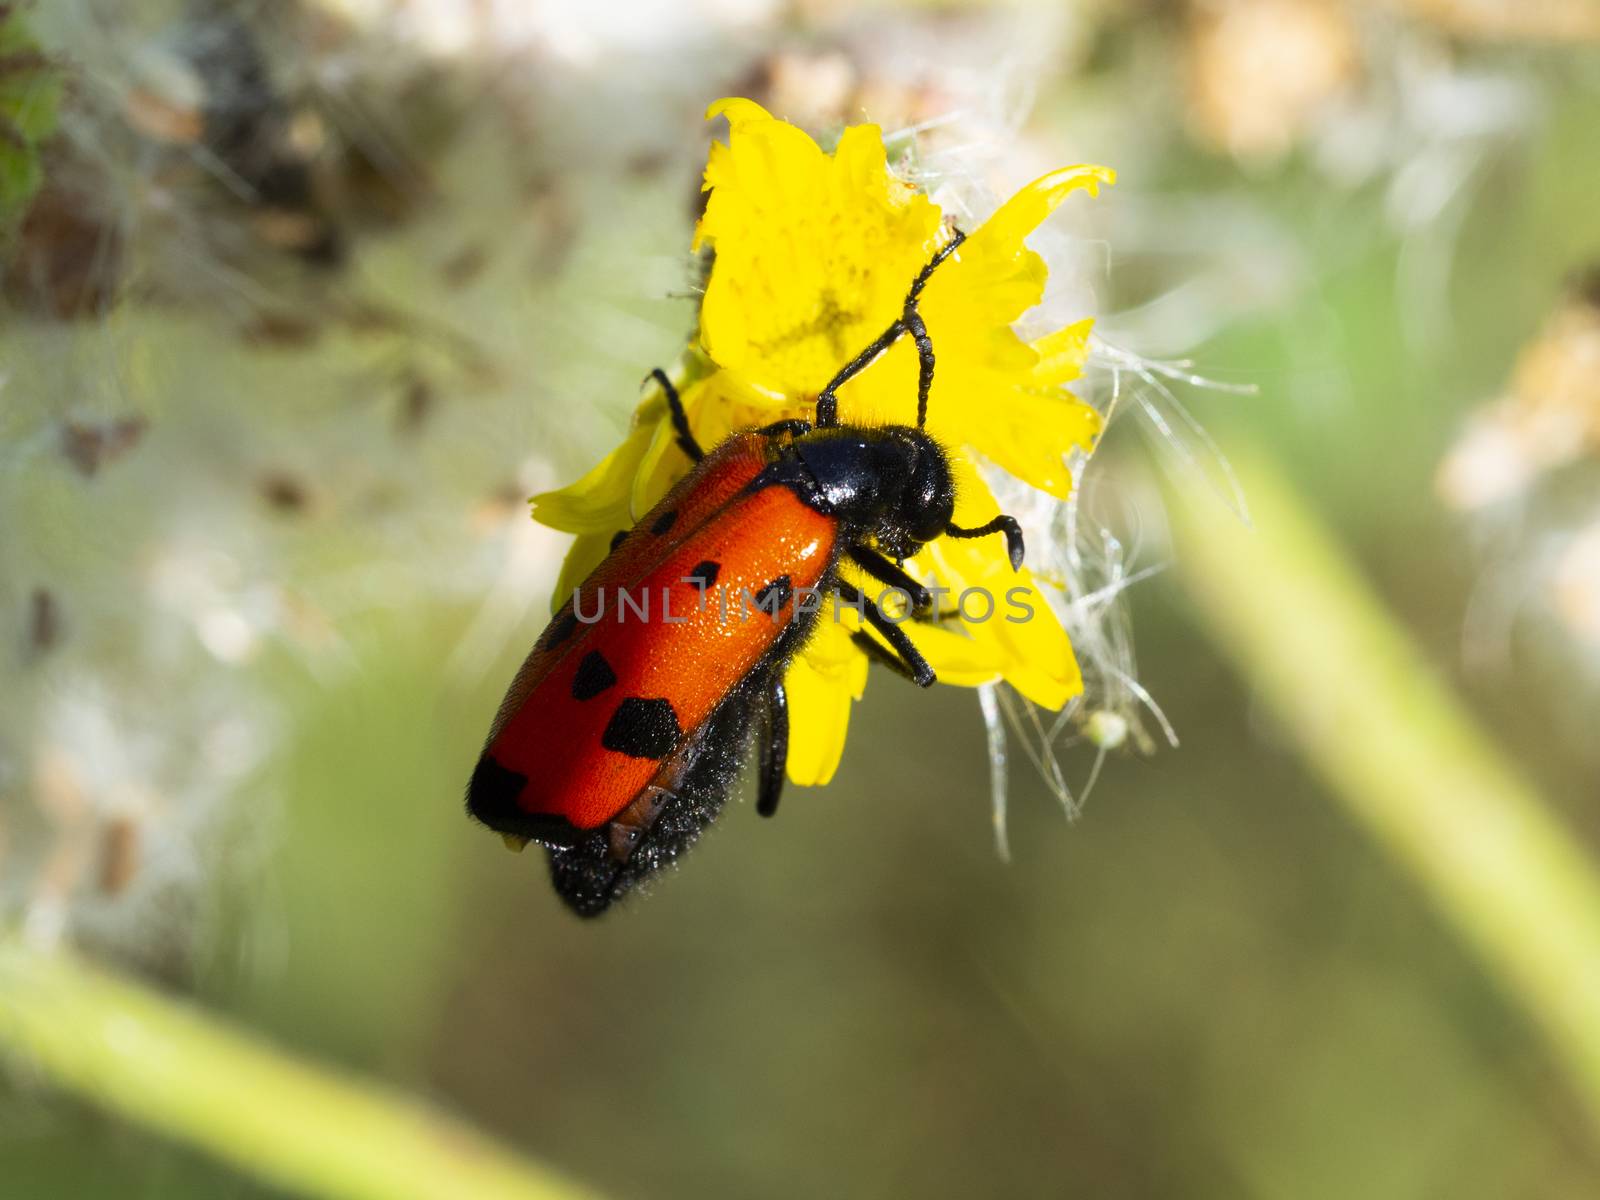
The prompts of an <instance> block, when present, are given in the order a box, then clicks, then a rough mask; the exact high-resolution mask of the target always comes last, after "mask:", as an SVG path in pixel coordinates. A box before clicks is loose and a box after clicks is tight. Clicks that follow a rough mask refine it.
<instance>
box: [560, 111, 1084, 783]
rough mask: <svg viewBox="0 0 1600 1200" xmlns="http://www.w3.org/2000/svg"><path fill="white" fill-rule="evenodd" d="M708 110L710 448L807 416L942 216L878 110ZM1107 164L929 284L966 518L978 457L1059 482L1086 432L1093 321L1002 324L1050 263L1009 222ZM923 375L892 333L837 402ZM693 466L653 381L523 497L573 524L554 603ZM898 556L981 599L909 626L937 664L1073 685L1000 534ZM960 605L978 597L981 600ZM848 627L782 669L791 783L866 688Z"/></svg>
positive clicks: (941, 401) (1062, 648) (898, 415)
mask: <svg viewBox="0 0 1600 1200" xmlns="http://www.w3.org/2000/svg"><path fill="white" fill-rule="evenodd" d="M719 115H720V116H724V117H726V118H727V119H728V124H729V127H730V135H729V140H728V143H727V144H726V145H722V144H720V143H719V144H713V146H712V148H711V154H710V157H709V159H708V160H707V163H706V173H705V187H706V189H707V190H708V191H709V192H710V193H711V194H710V198H709V200H708V202H707V204H706V211H705V216H704V217H703V218H701V221H700V225H699V228H698V229H697V230H696V231H695V239H694V245H695V247H696V248H697V249H698V248H700V247H702V246H710V247H711V249H712V250H713V251H714V252H715V260H714V264H713V266H712V269H711V275H710V278H709V279H708V280H707V283H706V291H705V296H704V298H703V300H702V302H701V307H700V320H699V328H698V329H697V330H696V332H695V334H694V336H693V338H692V340H691V343H690V346H689V347H688V349H687V350H686V351H685V354H684V356H683V358H682V359H681V360H680V362H679V364H678V370H677V375H678V377H677V379H676V380H675V382H676V384H677V386H678V389H679V391H680V393H681V394H682V397H683V402H684V408H685V410H686V411H687V413H688V415H689V421H690V425H691V427H692V428H693V430H694V433H695V436H696V438H697V439H698V440H699V441H700V443H701V445H704V446H711V445H715V444H716V443H717V442H718V441H720V440H721V439H722V438H724V437H726V436H727V435H728V434H729V433H732V432H733V431H734V430H737V429H746V428H750V427H751V426H755V425H763V424H767V423H769V422H772V421H775V420H779V419H781V418H784V417H791V416H810V415H812V405H813V402H814V400H815V397H816V394H817V393H818V392H819V391H821V390H822V388H823V387H824V386H825V385H826V384H827V383H828V381H829V380H830V379H831V378H832V377H833V375H834V374H835V372H836V371H838V369H839V368H840V367H841V366H842V365H843V364H844V363H845V362H847V361H848V360H849V359H850V358H851V357H853V356H854V355H855V354H856V353H857V352H858V351H859V350H860V349H861V348H862V347H863V346H866V345H867V344H869V343H870V342H871V341H872V340H873V339H874V338H876V337H877V336H878V334H880V333H882V332H883V330H884V329H885V328H886V327H887V326H888V325H889V324H890V323H891V322H892V321H894V320H895V318H896V317H898V316H899V314H900V309H901V305H902V303H903V302H904V299H905V294H906V289H907V288H908V287H909V286H910V283H911V280H912V279H914V278H915V277H916V275H917V272H918V271H919V270H921V268H922V267H923V265H924V264H925V263H926V262H927V261H928V260H929V259H930V258H931V257H932V256H933V255H934V253H935V252H936V251H937V250H938V249H939V248H940V247H941V246H943V245H944V244H945V243H946V242H948V241H949V239H950V237H951V236H952V235H951V230H950V229H949V227H948V226H947V225H946V223H945V219H944V214H943V213H942V212H941V211H940V210H939V208H938V207H937V206H936V205H934V204H933V202H932V201H931V200H929V199H928V197H927V196H925V195H923V194H922V193H920V192H918V191H917V190H916V189H915V188H913V187H912V186H911V185H909V184H907V183H904V182H902V181H901V180H899V179H896V178H895V177H894V175H892V174H891V173H890V171H889V168H888V164H887V161H886V156H885V151H884V145H883V137H882V134H881V133H880V131H879V130H878V128H877V126H875V125H857V126H852V127H850V128H848V129H846V130H845V131H844V133H843V135H842V136H841V137H840V139H839V142H838V145H837V146H836V148H835V149H834V151H833V153H831V154H829V153H826V152H824V151H823V150H822V149H821V148H820V147H819V146H818V145H817V143H816V142H814V141H813V140H812V139H811V138H810V137H809V136H808V135H807V134H805V133H804V132H803V131H801V130H799V129H797V128H795V127H794V126H792V125H789V124H788V123H786V122H784V121H779V120H776V119H774V118H773V117H771V116H769V115H768V114H767V113H766V112H765V111H763V110H762V109H761V108H760V106H758V105H756V104H754V103H752V102H751V101H749V100H740V99H731V100H721V101H718V102H717V103H716V104H714V105H712V106H711V109H710V111H709V112H708V113H707V117H708V119H709V118H712V117H716V116H719ZM1113 178H1114V176H1113V175H1112V173H1111V172H1110V171H1109V170H1107V169H1106V168H1104V167H1096V166H1076V167H1065V168H1062V169H1061V170H1058V171H1052V172H1051V173H1049V174H1048V175H1045V176H1043V177H1042V178H1040V179H1037V180H1035V181H1034V182H1033V183H1031V184H1029V185H1028V186H1027V187H1025V188H1023V189H1022V190H1021V191H1019V192H1018V193H1017V194H1016V195H1015V196H1013V197H1012V198H1011V199H1010V200H1009V201H1007V202H1006V203H1005V204H1004V205H1002V206H1001V208H1000V209H999V211H997V212H996V213H995V214H994V215H993V216H992V217H990V218H989V220H988V221H986V222H984V223H983V224H982V225H981V226H980V227H979V228H978V229H977V230H975V231H973V232H972V233H971V234H970V236H968V238H967V240H966V242H965V243H964V244H963V245H962V246H960V247H959V249H958V250H957V251H956V252H955V254H954V255H953V256H952V257H951V258H950V260H949V261H947V262H946V263H945V264H944V265H943V266H941V267H940V268H939V270H938V271H937V272H935V274H934V275H933V278H932V279H931V280H930V281H929V283H928V286H927V288H926V290H925V291H924V293H923V297H922V300H921V302H920V311H921V313H922V316H923V318H924V320H925V322H926V323H927V327H928V333H929V335H930V337H931V338H932V340H933V346H934V354H935V358H936V360H937V365H936V368H935V372H934V381H933V390H932V392H931V394H930V397H929V404H928V430H929V432H930V433H932V434H933V435H934V437H936V438H937V439H938V440H939V441H940V443H941V444H942V445H944V446H945V447H946V448H947V449H948V450H949V451H950V453H951V458H952V466H953V469H954V473H955V477H956V478H955V482H956V511H955V522H956V524H958V525H961V526H964V527H972V526H976V525H982V524H984V523H986V522H987V521H988V520H989V519H990V518H991V517H993V516H995V515H996V514H998V513H999V511H1000V509H999V505H998V504H997V503H996V501H995V498H994V496H993V494H992V493H991V492H990V490H989V487H988V485H987V484H985V483H984V481H983V479H982V477H981V476H980V475H979V473H978V471H977V469H976V466H975V463H977V462H982V461H988V462H990V463H993V464H994V465H996V466H998V467H1000V468H1002V469H1004V470H1005V471H1008V472H1010V473H1011V474H1012V475H1015V476H1017V477H1018V478H1019V479H1021V480H1023V481H1025V482H1026V483H1028V484H1031V485H1032V486H1033V487H1036V488H1039V489H1041V490H1043V491H1045V492H1048V493H1050V494H1051V495H1053V496H1056V497H1065V496H1066V495H1067V493H1068V492H1069V490H1070V489H1071V486H1072V478H1071V475H1070V473H1069V470H1068V467H1067V462H1066V458H1065V456H1066V453H1067V451H1069V450H1071V449H1073V448H1075V447H1076V448H1079V449H1083V450H1088V449H1089V448H1090V447H1091V446H1092V445H1093V442H1094V438H1095V436H1096V435H1097V434H1098V432H1099V429H1100V421H1099V417H1098V415H1097V414H1096V413H1095V411H1094V410H1093V409H1092V408H1090V407H1089V406H1088V405H1087V404H1085V403H1083V402H1082V401H1080V400H1079V399H1077V397H1075V396H1074V395H1073V394H1072V393H1071V392H1070V391H1068V390H1067V388H1066V386H1065V385H1066V384H1067V382H1068V381H1070V380H1072V379H1074V378H1076V377H1077V375H1078V373H1079V371H1080V370H1081V368H1082V365H1083V360H1084V356H1085V353H1086V348H1087V340H1088V335H1089V326H1090V322H1089V321H1087V320H1084V321H1080V322H1078V323H1076V324H1074V325H1069V326H1067V327H1065V328H1063V329H1060V330H1058V331H1056V332H1055V333H1052V334H1050V335H1049V336H1047V337H1044V338H1041V339H1039V340H1038V341H1036V342H1033V343H1032V344H1029V343H1026V342H1024V341H1023V340H1022V339H1021V338H1019V337H1018V336H1017V334H1016V333H1015V332H1014V331H1013V330H1012V328H1011V326H1012V323H1013V322H1014V321H1015V320H1016V319H1017V318H1018V317H1020V316H1021V315H1022V314H1023V313H1024V312H1025V311H1026V310H1027V309H1029V308H1031V307H1032V306H1033V305H1035V304H1037V303H1038V301H1039V299H1040V297H1041V296H1042V295H1043V293H1044V283H1045V275H1046V268H1045V264H1044V261H1043V260H1042V259H1041V258H1040V257H1039V256H1038V255H1037V254H1035V253H1033V252H1032V251H1031V250H1029V249H1027V248H1026V247H1025V246H1024V245H1023V239H1024V238H1026V237H1027V236H1028V234H1030V233H1031V232H1032V231H1033V230H1034V229H1035V228H1036V227H1037V226H1038V225H1039V224H1040V222H1042V221H1043V220H1044V219H1045V218H1046V217H1047V216H1049V215H1050V213H1051V212H1052V211H1054V210H1055V208H1056V206H1057V205H1059V204H1060V203H1061V201H1062V200H1064V199H1065V198H1066V197H1067V195H1069V194H1070V193H1071V192H1073V191H1075V190H1077V189H1079V188H1085V189H1087V190H1088V191H1090V192H1091V193H1093V192H1094V191H1095V190H1096V189H1097V188H1098V185H1099V184H1101V183H1110V182H1112V181H1113ZM916 394H917V359H916V353H915V349H914V347H913V346H911V344H910V341H909V339H905V338H902V339H901V341H900V343H898V344H897V345H895V346H894V347H893V348H891V349H890V350H889V351H887V352H886V353H885V354H883V355H882V356H881V357H880V358H879V359H878V360H877V361H876V362H875V363H873V364H872V365H871V366H870V367H869V368H868V369H867V370H865V371H863V372H862V373H861V374H859V375H857V376H856V377H855V378H854V379H852V380H851V381H850V382H849V383H848V384H846V385H845V386H844V387H843V388H841V389H840V392H839V411H840V417H841V419H842V420H843V421H845V422H847V423H855V424H867V425H871V424H883V423H889V422H898V423H902V424H909V423H911V422H912V421H914V420H915V418H916ZM688 469H689V463H688V461H687V460H686V459H685V457H684V455H683V454H682V452H681V451H680V450H678V449H677V448H676V446H675V444H674V440H673V431H672V427H671V423H670V420H669V416H668V413H667V406H666V401H665V397H664V396H663V395H662V393H661V391H660V390H659V389H658V388H652V389H651V390H650V392H649V393H648V394H647V395H646V397H645V399H644V400H643V402H642V403H641V404H640V405H639V408H638V410H637V411H636V412H635V414H634V420H633V427H632V430H631V431H630V432H629V434H628V437H627V439H626V440H625V441H624V442H623V444H622V445H621V446H620V447H619V448H618V449H617V450H616V451H615V452H613V453H612V454H611V455H610V456H609V457H608V458H607V459H606V460H605V461H604V462H602V463H601V464H600V465H599V466H597V467H596V468H595V469H594V470H593V471H591V472H590V473H589V474H588V475H586V476H584V478H582V479H580V480H579V481H578V482H577V483H575V484H573V485H572V486H571V487H568V488H564V489H562V490H561V491H558V492H550V493H546V494H545V495H541V496H536V497H535V498H534V513H533V515H534V517H535V518H536V519H537V520H539V521H542V522H543V523H545V524H547V525H550V526H553V527H554V528H557V529H562V530H566V531H568V532H571V533H575V534H577V535H578V538H577V541H576V542H575V543H574V545H573V547H572V550H571V552H570V553H569V555H568V556H567V561H566V564H565V566H564V567H563V570H562V576H561V580H560V582H559V584H558V585H557V590H556V604H557V605H558V606H559V605H560V604H561V603H563V602H564V601H565V599H566V597H568V596H569V595H571V593H572V589H573V588H574V587H575V586H576V585H577V584H578V583H579V582H581V581H582V579H583V578H584V576H586V575H587V574H588V573H589V571H590V570H592V569H593V568H594V566H595V565H596V564H598V563H599V562H600V560H601V559H602V558H604V557H605V555H606V551H607V547H608V545H609V542H610V539H611V537H612V535H613V534H614V533H615V532H616V531H617V530H619V529H626V528H629V527H631V526H632V525H633V524H634V522H635V520H636V519H637V517H638V516H639V515H641V514H643V513H644V512H646V511H647V510H648V509H649V508H650V506H651V505H652V504H654V503H655V501H656V500H658V499H659V498H660V497H661V496H662V495H663V494H664V493H665V492H666V490H667V489H668V488H669V487H670V486H671V484H672V483H673V482H674V481H675V480H676V479H677V478H679V477H680V476H682V475H684V474H685V473H687V471H688ZM905 566H906V570H907V571H909V572H910V573H911V574H912V575H913V576H915V577H916V578H918V579H920V580H921V581H923V582H924V583H925V584H927V585H928V586H930V587H933V586H937V587H941V588H947V589H949V598H948V599H947V600H946V601H945V607H946V608H947V609H948V608H950V607H951V606H953V605H954V603H955V598H956V597H958V596H959V595H960V594H961V593H962V592H963V591H965V590H966V589H969V588H976V589H983V590H986V591H987V592H988V593H989V594H990V595H991V596H993V597H994V598H995V602H996V611H995V613H994V615H993V616H992V617H991V618H990V619H988V620H975V621H949V622H940V623H929V624H923V623H918V624H915V625H911V624H907V625H905V626H903V628H905V629H906V630H907V631H908V632H909V633H910V635H911V637H912V640H913V641H914V642H915V643H916V645H917V647H918V649H920V650H921V651H922V653H923V654H924V655H925V657H926V658H927V659H928V662H929V663H930V664H931V665H932V667H933V668H934V670H935V671H936V672H937V674H938V676H939V679H940V681H941V682H944V683H954V684H961V685H966V686H976V685H979V684H985V683H992V682H995V681H997V680H1001V679H1003V680H1005V681H1006V682H1007V683H1009V684H1010V685H1011V686H1012V687H1014V688H1016V689H1017V690H1018V691H1019V692H1021V693H1022V694H1023V695H1024V696H1026V697H1027V698H1028V699H1030V700H1032V701H1034V702H1035V703H1037V704H1040V705H1043V706H1044V707H1046V708H1052V709H1059V708H1060V707H1061V706H1062V705H1064V704H1065V703H1066V702H1067V701H1068V700H1070V699H1071V698H1072V697H1073V696H1075V695H1077V694H1078V693H1079V692H1080V691H1081V690H1082V687H1083V682H1082V677H1081V675H1080V674H1079V671H1078V664H1077V660H1076V658H1075V657H1074V656H1073V652H1072V646H1071V644H1070V643H1069V642H1068V640H1067V635H1066V633H1065V631H1064V630H1063V629H1062V628H1061V625H1060V623H1059V622H1058V621H1057V620H1056V618H1055V616H1054V614H1053V613H1052V612H1051V609H1050V606H1049V605H1048V603H1047V602H1046V601H1045V599H1044V597H1043V596H1041V595H1040V594H1039V592H1038V590H1037V585H1036V584H1035V582H1034V580H1033V577H1032V576H1031V575H1030V574H1029V572H1028V570H1027V568H1026V567H1024V568H1023V569H1022V570H1021V571H1017V572H1013V571H1012V569H1011V564H1010V563H1009V562H1008V561H1007V559H1006V554H1005V545H1004V539H1003V538H1000V537H988V538H980V539H973V540H962V541H957V540H953V539H950V538H941V539H939V540H937V541H935V542H932V543H930V544H929V545H927V546H925V547H924V548H923V549H922V551H921V552H920V553H918V554H917V555H916V556H915V557H913V558H911V559H908V560H907V561H906V564H905ZM853 571H854V568H848V569H847V570H846V574H847V575H851V576H852V577H854V575H853ZM857 582H860V580H859V579H857ZM1013 589H1022V590H1021V592H1020V593H1017V592H1014V591H1013ZM875 590H876V589H868V592H869V594H872V593H873V592H874V591H875ZM1008 592H1009V593H1011V594H1012V595H1013V596H1014V597H1016V598H1017V599H1018V600H1019V601H1020V602H1021V603H1024V604H1026V605H1027V606H1028V607H1030V608H1032V610H1033V615H1032V617H1031V619H1029V620H1026V621H1021V622H1015V621H1007V620H1006V619H1005V616H1006V614H1007V613H1008V612H1014V611H1015V610H1014V609H1008V608H1007V606H1006V605H1007V601H1006V597H1007V594H1008ZM973 608H974V610H975V611H976V612H980V613H981V611H982V609H983V605H982V603H980V602H977V601H974V603H973ZM859 627H860V625H859V622H858V620H857V619H856V616H855V614H854V613H853V612H852V611H851V610H849V609H844V610H842V611H839V612H837V613H834V612H824V613H823V614H822V617H821V620H820V622H819V624H818V628H817V632H816V634H815V635H814V636H813V637H812V639H811V641H810V642H809V643H808V644H807V645H806V647H805V649H804V650H803V651H802V652H801V653H800V654H798V655H796V657H795V659H794V660H793V662H792V663H791V665H790V667H789V670H788V674H787V676H786V677H785V683H786V686H787V689H788V693H789V710H790V749H789V778H790V779H791V780H793V781H794V782H796V783H801V784H818V783H826V782H827V781H828V779H830V778H831V777H832V775H833V772H834V770H835V769H836V768H837V766H838V763H839V758H840V755H841V754H842V753H843V750H844V742H845V734H846V731H847V728H848V725H849V720H850V704H851V701H852V700H853V699H858V698H859V697H860V696H861V693H862V690H863V688H865V686H866V678H867V658H866V655H865V654H864V653H863V652H862V651H861V650H860V649H859V648H858V647H857V646H856V645H855V644H854V643H853V642H852V641H851V634H852V633H853V632H854V631H855V630H856V629H858V628H859Z"/></svg>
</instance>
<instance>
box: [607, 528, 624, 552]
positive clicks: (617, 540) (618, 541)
mask: <svg viewBox="0 0 1600 1200" xmlns="http://www.w3.org/2000/svg"><path fill="white" fill-rule="evenodd" d="M627 540H628V531H627V530H626V529H619V530H617V531H616V532H615V533H613V534H612V535H611V548H612V549H613V550H615V549H616V548H617V547H618V546H620V545H622V543H623V542H625V541H627Z"/></svg>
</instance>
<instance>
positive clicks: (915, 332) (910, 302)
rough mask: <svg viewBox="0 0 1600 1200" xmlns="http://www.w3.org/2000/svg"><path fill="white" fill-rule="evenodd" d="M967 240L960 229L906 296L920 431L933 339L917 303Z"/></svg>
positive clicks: (905, 318)
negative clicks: (914, 356) (913, 344)
mask: <svg viewBox="0 0 1600 1200" xmlns="http://www.w3.org/2000/svg"><path fill="white" fill-rule="evenodd" d="M966 240H967V235H966V234H964V233H962V232H961V231H960V230H959V229H958V230H956V231H955V236H954V237H952V238H951V239H950V240H949V241H948V242H946V243H945V244H944V245H943V246H942V247H941V248H940V250H939V253H937V254H935V255H934V256H933V258H932V259H930V260H929V262H928V265H927V266H925V267H923V268H922V270H921V271H919V272H918V273H917V277H916V278H915V279H914V280H912V281H911V290H910V291H909V292H907V293H906V303H905V307H904V308H903V309H902V310H901V312H900V322H901V324H903V325H904V326H905V327H906V332H907V333H909V334H910V335H911V339H912V340H913V341H914V342H916V344H917V428H918V429H921V428H922V427H923V426H925V425H926V424H927V423H928V392H929V391H931V390H932V388H933V339H932V338H930V337H929V336H928V327H927V325H925V324H924V323H923V321H922V314H921V313H920V312H918V311H917V300H918V298H919V297H921V295H922V289H923V287H924V286H926V284H927V282H928V279H929V277H930V276H932V275H933V272H934V269H935V268H936V267H938V265H939V264H940V263H942V262H943V261H944V260H945V259H947V258H949V257H950V255H951V254H952V253H954V252H955V248H956V247H957V246H959V245H961V243H962V242H964V241H966Z"/></svg>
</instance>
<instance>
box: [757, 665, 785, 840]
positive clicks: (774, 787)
mask: <svg viewBox="0 0 1600 1200" xmlns="http://www.w3.org/2000/svg"><path fill="white" fill-rule="evenodd" d="M788 765H789V694H788V693H787V692H785V691H784V690H783V674H782V672H776V671H775V672H773V676H772V691H771V693H770V694H769V697H768V701H767V736H766V738H765V739H764V740H763V741H762V743H761V781H760V790H759V791H758V792H757V793H756V811H757V812H758V813H760V814H761V815H762V816H763V817H770V816H772V814H773V813H775V812H777V811H778V800H779V798H780V797H781V796H782V795H783V773H784V771H785V769H786V768H787V767H788Z"/></svg>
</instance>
